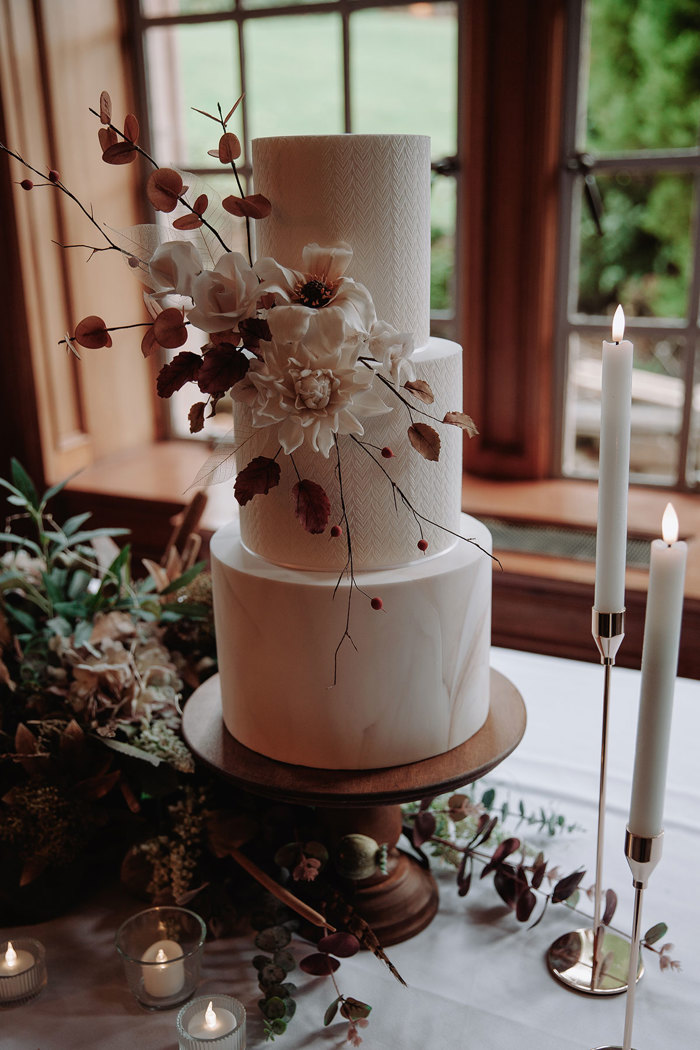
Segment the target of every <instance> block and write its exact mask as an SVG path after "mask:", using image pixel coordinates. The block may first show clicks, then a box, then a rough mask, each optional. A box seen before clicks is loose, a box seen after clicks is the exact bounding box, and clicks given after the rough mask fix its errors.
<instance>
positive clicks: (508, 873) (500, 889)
mask: <svg viewBox="0 0 700 1050" xmlns="http://www.w3.org/2000/svg"><path fill="white" fill-rule="evenodd" d="M493 884H494V886H495V887H496V893H497V894H498V896H499V897H500V898H501V900H503V901H505V903H506V904H507V905H508V907H509V908H513V907H515V902H516V900H517V899H518V895H519V891H520V887H519V886H518V880H517V879H516V878H515V874H514V872H513V869H512V868H511V867H510V866H509V865H506V866H505V867H504V868H499V870H498V871H497V872H496V874H495V875H494V877H493Z"/></svg>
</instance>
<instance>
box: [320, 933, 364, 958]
mask: <svg viewBox="0 0 700 1050" xmlns="http://www.w3.org/2000/svg"><path fill="white" fill-rule="evenodd" d="M316 947H317V948H318V950H319V951H320V952H324V953H325V954H326V955H337V956H338V958H339V959H349V958H350V956H351V955H356V954H357V952H359V950H360V942H359V941H358V939H357V937H355V936H354V935H353V934H352V933H329V934H328V936H327V937H322V938H321V940H320V941H319V942H318V944H317V945H316Z"/></svg>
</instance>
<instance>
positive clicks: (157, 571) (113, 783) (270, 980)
mask: <svg viewBox="0 0 700 1050" xmlns="http://www.w3.org/2000/svg"><path fill="white" fill-rule="evenodd" d="M64 484H65V483H63V484H59V485H56V486H54V487H52V488H50V489H49V490H48V491H47V492H45V493H44V494H43V495H39V493H38V492H37V491H36V488H35V486H34V484H33V483H32V481H31V479H30V478H29V477H28V475H27V474H26V472H25V471H24V469H23V468H22V467H21V465H20V464H19V463H17V462H16V461H13V464H12V477H11V480H4V479H0V487H2V488H4V489H5V490H6V492H7V501H8V503H9V504H10V505H11V508H12V511H11V513H10V514H9V516H8V517H7V520H6V527H5V531H4V533H3V534H2V535H1V537H0V538H1V539H2V542H3V547H4V553H2V556H1V557H0V924H2V925H10V924H20V923H27V922H34V921H39V920H41V919H44V918H47V917H48V916H50V914H52V913H55V912H56V911H58V910H60V908H61V907H65V906H66V904H69V903H73V902H74V901H76V900H78V899H80V898H81V897H82V896H83V895H84V894H85V892H86V890H87V889H89V888H90V887H91V886H95V885H96V884H97V883H98V882H99V880H101V879H104V878H108V877H110V876H112V877H113V876H114V874H115V873H116V872H117V871H120V873H121V879H122V882H123V883H124V884H125V886H126V887H127V888H128V889H130V890H132V891H133V892H134V893H135V894H136V895H137V896H139V897H141V898H143V899H147V900H150V901H152V902H154V903H166V902H176V903H179V904H189V905H191V906H193V907H195V908H196V910H197V911H199V913H200V914H201V915H202V916H203V917H204V918H205V919H206V921H207V925H208V929H209V931H210V933H211V935H212V936H218V935H222V934H231V933H235V932H241V931H242V930H244V929H248V930H249V929H250V928H251V926H252V928H253V929H254V931H255V934H254V940H255V946H256V948H257V950H258V954H256V955H254V956H253V957H252V964H253V966H254V967H255V969H256V972H257V975H258V983H259V986H260V989H261V999H260V1002H259V1005H260V1009H261V1011H262V1014H263V1018H264V1030H265V1035H266V1037H267V1038H271V1039H274V1038H275V1036H278V1035H281V1034H282V1033H283V1032H284V1031H285V1029H286V1026H287V1024H288V1022H289V1021H290V1020H291V1018H292V1016H293V1014H294V1011H295V1006H296V1003H295V992H296V987H295V985H294V984H293V983H292V982H291V981H290V980H288V976H289V974H290V973H291V972H292V971H293V970H294V968H295V967H296V965H297V961H296V959H295V956H294V954H293V953H292V952H291V951H290V950H289V947H288V946H289V944H290V942H291V940H292V935H293V934H295V933H296V934H298V935H300V936H301V937H303V938H305V939H306V940H313V941H315V942H316V943H315V945H314V950H313V951H312V952H310V953H309V954H307V955H306V956H304V957H303V958H302V959H301V960H300V962H299V967H300V969H301V970H302V971H303V972H305V973H307V974H310V975H312V976H315V977H318V976H327V977H328V978H329V979H330V980H331V982H332V984H333V986H334V996H333V998H332V1001H331V1002H330V1003H329V1006H328V1009H327V1010H326V1014H325V1017H324V1024H326V1025H329V1024H331V1023H332V1022H333V1021H334V1019H335V1018H336V1016H337V1015H338V1014H340V1016H341V1017H342V1018H344V1020H345V1021H347V1022H348V1032H347V1038H348V1041H349V1042H350V1043H351V1044H352V1045H355V1046H357V1045H359V1044H360V1042H361V1035H360V1029H361V1028H363V1027H364V1026H365V1025H366V1024H367V1023H368V1017H369V1014H370V1010H371V1007H370V1005H369V1004H367V1003H363V1002H361V1001H359V1000H357V999H355V998H353V997H352V996H348V995H345V994H344V993H343V992H341V990H340V987H339V985H338V983H337V978H336V971H337V970H338V967H339V965H340V959H342V958H345V957H348V956H350V955H352V954H354V953H355V952H356V951H358V950H359V948H360V947H361V946H362V947H365V948H368V949H369V950H371V951H372V952H373V953H374V954H375V955H376V956H377V957H378V958H379V959H380V960H381V961H382V962H383V963H384V964H385V965H387V966H388V967H389V969H390V971H391V972H392V973H393V974H394V976H395V977H396V978H397V979H398V980H399V981H401V980H402V979H401V976H400V974H398V972H397V971H396V970H395V968H394V967H393V965H392V964H391V962H390V960H389V959H388V958H387V956H386V954H385V953H384V951H383V949H382V946H381V944H380V943H379V941H378V939H377V937H376V935H375V934H374V932H373V930H372V929H371V927H370V926H369V925H368V924H367V923H366V922H365V921H364V920H363V919H362V917H361V916H360V915H359V914H358V913H357V912H356V911H355V909H354V907H353V902H352V892H348V891H347V889H344V890H342V891H341V890H340V889H339V885H343V886H344V887H347V886H348V885H349V886H352V884H353V882H354V881H355V880H360V879H364V878H366V877H368V876H370V875H372V874H374V873H375V872H376V871H377V870H383V869H384V868H385V866H386V863H387V848H386V846H385V845H382V844H381V843H377V842H375V841H374V840H372V839H369V838H368V837H367V836H364V835H346V836H344V837H343V838H342V839H341V840H340V842H339V843H337V844H335V845H334V846H333V847H332V848H331V847H330V844H329V845H328V846H327V845H326V844H325V843H324V842H323V837H324V832H323V831H322V830H321V828H320V826H319V824H318V822H317V820H316V818H315V813H314V811H313V810H312V809H310V808H305V807H297V806H291V805H279V804H273V803H270V802H266V801H264V800H260V799H256V798H253V797H252V796H249V795H247V794H245V793H243V792H236V791H235V790H234V789H232V788H231V787H230V786H228V785H226V786H225V787H223V786H222V785H221V784H220V783H219V782H218V781H216V780H214V779H212V778H211V777H210V775H209V774H208V773H207V772H206V771H204V770H202V769H201V768H199V767H198V766H197V764H196V763H195V760H194V757H193V756H192V754H191V753H190V751H189V749H188V748H187V746H186V744H185V743H184V741H183V739H182V735H181V704H182V703H183V702H186V697H187V696H188V695H189V693H190V692H191V691H192V690H193V689H194V688H195V687H196V686H197V685H198V684H199V683H200V682H202V681H204V679H205V678H206V677H208V675H210V674H211V673H213V671H215V669H216V654H215V642H214V631H213V618H212V609H211V584H210V578H209V575H208V574H207V573H206V572H205V571H204V563H198V564H194V563H193V561H194V552H195V551H196V549H197V544H196V543H191V542H188V543H187V544H186V545H185V546H184V547H182V548H181V549H178V548H177V547H176V546H174V545H171V546H170V548H169V550H168V552H167V553H166V555H165V556H164V559H163V562H162V563H161V565H154V564H153V563H150V562H146V563H144V564H145V567H146V569H147V570H148V571H147V572H146V573H145V574H144V575H143V576H142V577H138V578H137V577H136V576H135V575H134V571H133V567H132V563H131V556H130V550H129V547H128V546H125V547H122V548H121V549H120V548H119V547H117V545H116V544H115V542H114V540H115V537H118V536H120V535H122V534H123V533H124V531H125V530H123V529H91V528H89V527H88V519H89V517H90V515H89V514H80V515H77V516H74V517H72V518H69V519H68V520H67V521H65V522H63V524H59V523H58V521H57V520H56V519H55V518H54V516H53V514H52V512H51V508H50V506H49V504H50V503H51V501H52V500H53V498H54V497H56V496H57V495H59V493H60V492H61V490H62V488H63V486H64ZM183 551H187V553H186V554H184V553H183ZM404 817H405V828H404V831H405V835H406V839H407V844H408V848H413V849H414V850H415V851H416V853H417V855H418V856H419V857H420V858H421V859H422V861H423V862H424V863H426V864H428V863H429V860H428V857H427V854H426V849H430V851H431V853H432V856H433V857H434V858H437V859H438V860H439V861H440V862H446V863H447V864H449V865H452V866H454V867H455V868H456V871H457V876H456V879H457V890H458V893H459V894H460V895H461V896H464V895H466V894H467V893H468V892H469V889H470V886H471V883H472V878H473V876H474V874H475V872H476V871H479V874H480V877H481V878H482V879H483V878H485V877H487V876H489V875H493V879H494V887H495V890H496V892H497V893H498V895H499V896H500V898H501V899H502V900H503V901H504V902H505V904H507V905H508V907H509V908H510V909H512V911H513V913H514V915H515V917H516V919H518V920H519V921H521V922H529V921H530V920H531V919H532V916H533V914H534V912H535V908H536V906H537V899H538V897H539V898H541V899H542V901H543V906H542V908H541V910H540V912H539V915H538V917H537V918H535V920H534V922H533V923H532V924H533V925H534V924H536V923H537V922H539V920H540V918H541V917H542V915H543V914H544V911H545V909H546V908H547V907H548V906H549V905H550V904H554V903H558V902H563V903H564V904H565V905H568V906H569V907H571V908H574V909H577V905H578V901H579V897H580V893H581V890H580V884H581V882H582V879H583V877H584V872H583V871H576V872H573V873H571V874H569V875H564V876H562V875H561V873H560V872H559V871H558V870H557V869H556V868H550V867H549V866H548V865H547V862H546V861H545V858H544V856H543V855H542V853H541V852H539V853H536V852H535V851H534V850H530V849H529V848H528V847H527V846H526V845H524V844H523V843H522V842H521V840H520V839H519V838H517V837H516V836H515V835H513V834H506V832H505V831H504V830H503V827H502V825H505V824H506V822H507V821H509V820H511V818H513V817H514V818H515V819H516V820H517V822H518V823H519V824H525V825H527V826H535V828H536V829H537V830H538V831H539V832H540V833H541V832H546V833H548V834H549V835H555V834H557V833H559V832H561V831H566V830H569V831H571V830H574V826H573V825H567V822H566V820H565V818H564V817H563V816H561V815H558V814H548V813H546V812H545V811H544V810H540V811H539V812H537V813H532V814H528V813H527V811H526V809H525V805H524V803H523V802H520V803H519V805H518V808H517V810H516V811H515V813H511V811H510V810H509V806H508V803H503V804H499V805H497V804H496V796H495V791H494V789H492V788H490V789H487V790H485V791H484V790H482V789H480V788H476V787H474V786H473V787H472V791H471V793H470V794H469V795H467V794H456V795H453V796H451V797H450V798H449V799H444V798H439V799H431V800H425V801H424V802H421V803H416V804H415V805H409V806H407V807H405V810H404ZM338 875H340V876H341V877H342V883H339V882H338V879H337V876H338ZM251 876H252V878H251ZM591 892H592V891H591V890H589V891H588V894H589V896H590V895H591ZM615 902H616V897H615V894H614V892H613V891H612V890H608V891H607V896H606V907H605V914H604V922H606V923H609V922H610V920H611V919H612V915H613V912H614V909H615ZM319 927H320V928H319ZM665 933H666V927H665V926H664V924H662V923H659V924H657V926H655V927H653V928H652V929H651V930H649V931H648V932H647V934H646V935H645V938H644V943H645V945H646V947H648V948H650V949H652V950H653V951H655V952H656V953H657V954H658V957H659V962H660V965H661V967H662V969H667V968H670V969H677V968H678V966H679V964H678V963H677V962H676V961H675V960H672V959H671V957H670V951H671V948H672V945H669V944H664V945H662V946H661V947H660V948H656V947H653V946H654V944H656V943H657V942H658V941H659V940H661V939H662V938H663V937H664V935H665Z"/></svg>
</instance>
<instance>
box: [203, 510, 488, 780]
mask: <svg viewBox="0 0 700 1050" xmlns="http://www.w3.org/2000/svg"><path fill="white" fill-rule="evenodd" d="M461 531H462V535H463V536H464V537H469V538H472V539H474V540H475V541H476V543H477V544H479V547H481V548H483V549H479V547H477V546H476V545H475V544H474V543H468V542H465V541H464V540H455V544H454V546H452V547H451V548H450V549H449V550H447V551H443V552H442V553H440V554H437V555H435V556H433V557H430V556H428V557H425V558H423V559H422V560H421V561H420V562H414V563H412V564H410V565H406V566H400V567H398V568H393V569H388V570H379V571H373V572H365V573H358V574H357V576H356V579H357V583H358V585H359V587H360V588H361V589H362V590H363V591H365V592H366V593H367V594H369V595H370V596H371V597H375V596H376V597H381V599H382V602H383V608H382V609H381V610H379V611H375V610H373V609H372V608H371V607H370V604H369V600H368V598H367V597H365V595H364V594H362V593H360V592H358V591H357V590H355V591H354V592H353V596H352V602H351V609H350V625H349V631H350V635H351V637H352V641H353V642H354V643H355V646H356V649H355V648H353V645H352V644H351V642H350V641H349V639H347V638H346V639H345V641H344V642H343V644H342V646H341V648H340V651H339V653H338V662H337V676H336V684H335V685H334V684H333V675H334V653H335V650H336V647H337V646H338V643H339V641H340V639H341V638H342V636H343V632H344V630H345V623H346V616H347V607H348V604H347V597H348V590H347V588H348V583H347V580H345V579H344V580H343V582H342V584H341V586H340V587H339V588H338V590H337V592H336V593H335V597H334V596H333V592H334V590H335V588H336V585H337V582H338V576H337V573H329V572H303V571H299V570H294V569H287V568H284V567H281V566H278V565H274V564H272V563H271V562H269V561H266V560H265V559H264V558H260V557H259V556H257V555H255V554H252V553H251V552H250V551H249V550H247V549H246V548H245V547H244V546H243V544H242V543H241V540H240V535H239V531H238V525H237V523H236V522H232V523H231V524H229V525H226V526H225V527H224V528H222V529H220V530H219V531H218V532H217V533H216V534H215V535H214V537H213V539H212V542H211V556H212V558H211V560H212V576H213V587H214V612H215V619H216V638H217V649H218V658H219V669H220V674H221V693H222V705H223V718H224V723H225V725H226V728H227V729H228V731H229V732H230V733H231V734H232V735H233V736H234V737H235V738H236V739H237V740H238V741H239V742H240V743H242V744H244V745H245V746H246V747H248V748H251V749H252V750H253V751H257V752H259V753H260V754H263V755H267V756H268V757H269V758H274V759H276V760H278V761H281V762H288V763H293V764H296V765H303V766H312V767H315V768H320V769H377V768H382V767H385V766H393V765H404V764H406V763H408V762H416V761H419V760H421V759H424V758H430V757H432V756H433V755H437V754H442V753H443V752H445V751H449V750H451V749H452V748H453V747H457V746H458V745H459V744H462V743H464V741H465V740H468V739H469V737H471V736H473V735H474V733H476V732H477V731H478V730H479V729H480V728H481V726H482V725H483V723H484V722H485V720H486V717H487V715H488V707H489V648H490V633H491V559H490V557H489V555H488V553H485V551H490V550H491V536H490V533H489V532H488V530H487V529H486V527H485V526H484V525H482V524H481V523H480V522H478V521H476V520H475V519H474V518H471V517H468V516H467V515H462V519H461ZM319 542H321V543H323V542H328V540H327V539H326V538H325V537H319Z"/></svg>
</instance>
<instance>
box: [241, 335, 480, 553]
mask: <svg viewBox="0 0 700 1050" xmlns="http://www.w3.org/2000/svg"><path fill="white" fill-rule="evenodd" d="M415 364H416V375H417V377H418V378H419V379H425V380H426V381H427V382H428V383H429V384H430V386H431V389H432V390H433V393H434V394H435V402H434V404H432V405H423V404H421V402H420V401H417V400H416V399H415V398H412V397H410V395H408V394H407V392H406V391H401V393H402V396H405V397H406V398H407V400H409V401H411V402H412V404H413V406H414V413H413V418H414V420H415V421H416V422H425V423H429V424H430V425H431V426H433V427H434V428H435V429H436V430H437V431H438V433H439V435H440V441H441V449H440V458H439V460H438V461H437V462H432V461H429V460H426V459H424V458H423V457H422V456H421V455H420V453H418V452H417V451H416V450H415V449H414V448H413V447H412V445H411V444H410V442H409V440H408V436H407V431H408V427H409V426H410V423H411V419H410V417H409V414H408V411H407V409H406V407H405V406H404V405H403V404H402V403H401V402H400V401H399V400H398V398H396V396H395V395H394V394H392V393H391V391H390V390H388V389H387V388H386V387H385V386H384V385H383V384H381V383H379V382H378V381H377V380H375V389H376V390H377V391H378V392H379V393H380V394H381V396H382V397H383V398H384V400H385V401H386V402H387V404H389V405H392V404H393V405H394V408H393V411H391V412H388V413H387V414H386V415H382V416H374V417H371V418H369V419H367V420H366V421H363V423H364V425H365V434H364V436H363V437H362V439H361V440H362V441H366V442H369V443H370V444H372V445H374V446H376V447H375V448H371V449H369V451H370V452H371V453H372V455H373V456H374V457H375V459H376V460H377V462H372V460H371V459H370V456H369V455H368V452H367V451H366V450H365V449H363V448H360V447H358V445H357V444H356V443H355V442H354V441H353V440H352V439H351V438H349V437H347V436H341V437H340V438H339V447H340V454H341V470H342V479H343V494H344V498H345V506H346V509H347V515H348V520H349V522H350V537H351V541H352V550H353V558H354V564H355V568H356V569H358V570H363V569H378V568H389V567H391V566H395V565H403V564H406V563H407V562H415V561H420V560H422V559H423V558H424V555H423V554H421V553H420V551H419V550H418V548H417V543H418V541H419V539H420V538H421V533H420V529H419V527H418V524H417V522H416V519H415V517H414V516H413V514H412V513H411V511H410V509H409V508H408V507H407V506H406V505H405V504H404V503H403V501H402V500H401V497H400V495H399V494H398V493H397V494H396V499H394V495H395V494H394V490H393V488H392V485H391V482H390V480H389V478H388V477H387V476H386V474H388V475H389V477H390V478H391V479H392V480H393V481H394V482H395V484H396V485H398V486H399V488H400V489H401V492H403V493H404V495H405V496H406V499H407V500H408V501H409V502H410V503H411V505H412V506H413V507H414V508H415V510H416V511H417V512H418V513H419V514H421V515H423V516H424V518H427V519H429V521H430V522H436V523H437V524H438V525H439V526H443V528H438V527H436V526H435V525H432V524H430V523H429V522H426V521H421V525H422V527H423V534H424V536H425V538H426V539H427V541H428V553H431V554H437V553H438V552H439V551H442V550H446V549H447V547H449V546H451V545H452V544H453V543H454V536H452V535H450V533H449V532H446V531H445V529H450V530H452V532H456V531H458V527H459V514H460V506H461V484H462V432H461V430H459V429H458V428H457V427H455V426H451V425H450V424H443V423H435V422H434V421H433V420H431V419H428V418H427V417H426V416H425V415H424V414H422V412H421V410H424V411H427V412H429V413H430V415H431V416H433V417H436V418H437V419H438V420H441V419H442V418H443V416H444V415H445V413H446V412H451V411H460V410H461V406H462V395H461V384H462V350H461V347H460V346H459V345H458V344H457V343H452V342H450V341H449V340H447V339H431V340H430V342H429V343H428V345H427V346H426V347H423V349H422V350H420V351H418V352H417V353H416V355H415ZM234 434H235V441H236V445H237V446H241V447H240V450H239V452H238V453H237V463H236V465H237V468H238V469H239V470H240V469H242V468H243V467H245V466H246V464H247V463H249V462H250V461H251V460H252V459H253V458H254V457H255V456H268V457H274V456H275V455H277V453H278V450H279V440H278V438H277V428H276V426H273V427H266V428H265V429H258V430H255V428H253V427H252V426H251V423H250V412H249V409H248V408H247V407H246V406H244V405H240V404H235V405H234ZM244 442H245V443H244ZM385 446H386V447H388V448H391V449H392V451H393V452H394V457H393V458H392V459H384V458H383V457H382V455H381V452H380V450H381V449H382V448H384V447H385ZM277 462H278V463H279V464H280V467H281V468H282V472H281V477H280V483H279V485H278V486H276V487H275V488H273V489H270V491H269V492H268V493H267V494H266V495H258V496H254V497H253V499H252V500H251V501H250V502H249V503H247V504H246V505H245V506H244V507H241V515H240V518H241V536H242V538H243V542H244V544H245V545H246V547H248V549H249V550H251V551H253V552H254V553H255V554H260V555H262V557H264V558H268V559H269V560H270V561H273V562H275V563H276V564H278V565H287V566H290V567H294V568H301V569H337V570H340V569H342V567H343V566H344V565H345V562H346V560H347V546H346V539H345V535H344V534H343V535H342V536H339V537H337V538H335V539H331V538H330V536H329V530H328V529H326V531H325V532H323V533H321V534H320V535H312V534H311V533H309V532H306V530H305V529H303V528H302V526H301V525H300V524H299V522H298V521H297V519H296V516H295V513H294V498H293V496H292V489H293V487H294V485H295V484H296V482H297V480H298V479H297V475H296V473H295V470H294V467H293V466H292V463H291V462H290V460H289V457H287V456H285V455H284V454H280V455H279V456H278V457H277ZM294 462H295V463H296V467H297V470H298V471H299V474H300V475H301V477H302V478H304V479H308V480H310V481H315V482H316V483H317V484H318V485H321V486H322V487H323V489H324V490H325V492H326V493H327V495H328V497H329V499H330V503H331V516H330V520H329V525H333V524H334V523H336V522H338V523H340V522H341V521H342V508H341V504H340V487H339V483H338V476H337V473H336V457H335V451H331V454H330V456H329V457H328V458H326V457H325V456H322V455H321V454H320V453H317V452H313V451H312V450H311V449H309V448H308V447H307V446H306V445H303V446H302V447H301V448H299V449H297V451H296V452H295V453H294ZM382 468H383V469H382ZM383 471H386V474H385V473H384V472H383Z"/></svg>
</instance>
